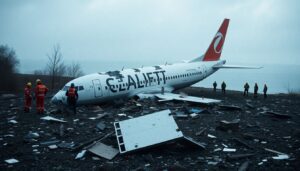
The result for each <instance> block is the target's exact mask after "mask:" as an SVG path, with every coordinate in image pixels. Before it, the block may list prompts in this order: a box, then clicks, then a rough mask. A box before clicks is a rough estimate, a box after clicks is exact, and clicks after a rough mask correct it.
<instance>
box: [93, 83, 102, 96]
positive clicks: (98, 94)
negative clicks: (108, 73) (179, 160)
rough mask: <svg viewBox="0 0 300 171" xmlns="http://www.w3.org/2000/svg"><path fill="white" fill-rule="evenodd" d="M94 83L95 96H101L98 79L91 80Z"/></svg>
mask: <svg viewBox="0 0 300 171" xmlns="http://www.w3.org/2000/svg"><path fill="white" fill-rule="evenodd" d="M93 84H94V92H95V97H101V96H102V88H101V84H100V80H98V79H97V80H93Z"/></svg>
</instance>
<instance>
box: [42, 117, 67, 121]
mask: <svg viewBox="0 0 300 171" xmlns="http://www.w3.org/2000/svg"><path fill="white" fill-rule="evenodd" d="M41 119H42V120H46V121H55V122H67V121H64V120H61V119H57V118H54V117H52V116H45V117H41Z"/></svg>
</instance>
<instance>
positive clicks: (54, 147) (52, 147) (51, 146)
mask: <svg viewBox="0 0 300 171" xmlns="http://www.w3.org/2000/svg"><path fill="white" fill-rule="evenodd" d="M48 147H49V148H50V149H51V150H53V149H56V148H57V145H55V144H54V145H49V146H48Z"/></svg>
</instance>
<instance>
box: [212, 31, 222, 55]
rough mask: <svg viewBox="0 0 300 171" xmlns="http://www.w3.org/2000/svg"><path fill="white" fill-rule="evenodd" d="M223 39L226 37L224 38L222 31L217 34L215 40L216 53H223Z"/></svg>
mask: <svg viewBox="0 0 300 171" xmlns="http://www.w3.org/2000/svg"><path fill="white" fill-rule="evenodd" d="M221 41H222V42H221ZM223 41H224V39H223V35H222V33H220V32H218V33H217V34H216V36H215V39H214V42H215V43H214V50H215V52H216V53H221V51H222V45H223Z"/></svg>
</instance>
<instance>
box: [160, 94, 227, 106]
mask: <svg viewBox="0 0 300 171" xmlns="http://www.w3.org/2000/svg"><path fill="white" fill-rule="evenodd" d="M155 96H156V97H158V98H160V99H162V100H158V101H170V100H179V101H187V102H194V103H203V104H215V103H220V102H221V100H216V99H209V98H201V97H195V96H187V95H180V94H174V93H164V94H155Z"/></svg>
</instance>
